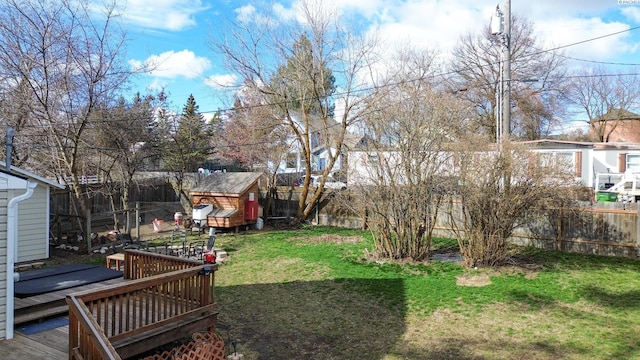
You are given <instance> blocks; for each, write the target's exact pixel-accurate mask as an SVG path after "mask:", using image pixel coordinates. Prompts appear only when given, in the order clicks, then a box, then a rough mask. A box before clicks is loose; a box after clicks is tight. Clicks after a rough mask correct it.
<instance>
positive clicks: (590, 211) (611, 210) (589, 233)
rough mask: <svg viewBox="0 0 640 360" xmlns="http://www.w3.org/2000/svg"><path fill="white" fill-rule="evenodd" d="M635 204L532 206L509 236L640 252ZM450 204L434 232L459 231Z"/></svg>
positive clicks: (339, 220)
mask: <svg viewBox="0 0 640 360" xmlns="http://www.w3.org/2000/svg"><path fill="white" fill-rule="evenodd" d="M347 191H348V190H347ZM293 194H294V195H293V196H291V198H292V200H288V199H282V200H279V202H277V203H276V204H277V207H276V208H275V209H273V211H283V209H287V210H286V211H289V212H292V211H293V210H292V209H293V207H294V206H297V197H296V196H295V192H294V193H293ZM283 195H285V194H280V196H283ZM286 195H288V194H286ZM454 204H455V202H454ZM637 205H638V204H637V203H634V204H623V203H593V204H590V203H586V204H584V205H583V206H582V207H577V208H555V209H544V210H542V209H533V210H531V211H530V212H529V213H528V214H527V216H526V219H525V221H524V224H523V225H522V226H520V227H518V228H517V229H516V231H515V232H514V234H513V236H512V238H511V239H510V240H511V241H512V242H513V243H514V244H518V245H524V246H533V247H538V248H545V249H554V250H559V251H568V252H577V253H582V254H598V255H607V256H623V257H640V234H639V232H640V226H639V225H638V222H639V221H640V220H639V217H638V212H639V211H640V210H639V207H638V206H637ZM316 210H317V212H315V213H314V214H313V215H312V216H311V217H310V218H309V221H311V222H312V223H313V224H317V225H328V226H340V227H346V228H363V227H364V226H365V224H366V218H364V217H363V215H362V214H348V213H346V212H345V211H344V209H340V208H339V207H338V206H336V204H335V202H334V201H333V200H332V199H327V200H326V201H325V202H322V203H320V204H319V206H317V207H316ZM447 210H448V209H444V208H443V209H441V211H440V212H439V216H438V220H437V225H436V228H435V232H434V236H438V237H455V235H454V233H453V231H452V228H451V225H450V223H449V217H448V215H447ZM451 211H453V212H454V217H457V216H459V215H457V214H458V213H459V212H460V211H461V210H460V207H459V203H458V205H455V206H454V207H453V208H452V209H451ZM276 214H278V215H284V213H277V212H276Z"/></svg>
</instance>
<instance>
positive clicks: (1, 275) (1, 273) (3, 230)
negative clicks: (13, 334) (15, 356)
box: [0, 190, 10, 340]
mask: <svg viewBox="0 0 640 360" xmlns="http://www.w3.org/2000/svg"><path fill="white" fill-rule="evenodd" d="M9 192H10V191H6V190H5V191H0V340H2V339H6V337H7V332H6V327H5V324H6V319H7V315H6V313H7V204H8V202H9V201H8V196H9Z"/></svg>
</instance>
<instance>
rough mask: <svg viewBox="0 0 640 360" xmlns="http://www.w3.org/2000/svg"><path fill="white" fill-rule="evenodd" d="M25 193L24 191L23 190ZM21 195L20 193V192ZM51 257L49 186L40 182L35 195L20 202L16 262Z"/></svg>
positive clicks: (34, 192)
mask: <svg viewBox="0 0 640 360" xmlns="http://www.w3.org/2000/svg"><path fill="white" fill-rule="evenodd" d="M22 192H23V193H24V191H22ZM18 195H19V194H18ZM48 257H49V187H48V186H45V185H42V184H38V186H37V187H36V188H35V189H34V191H33V195H32V196H31V197H30V198H29V199H27V200H24V201H22V202H20V203H18V258H17V259H16V262H24V261H34V260H42V259H46V258H48Z"/></svg>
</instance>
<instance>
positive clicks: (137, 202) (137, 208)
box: [136, 201, 140, 241]
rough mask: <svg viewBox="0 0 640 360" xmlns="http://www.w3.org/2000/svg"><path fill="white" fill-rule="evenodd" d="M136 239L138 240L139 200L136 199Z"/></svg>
mask: <svg viewBox="0 0 640 360" xmlns="http://www.w3.org/2000/svg"><path fill="white" fill-rule="evenodd" d="M136 241H140V201H136Z"/></svg>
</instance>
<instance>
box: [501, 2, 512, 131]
mask: <svg viewBox="0 0 640 360" xmlns="http://www.w3.org/2000/svg"><path fill="white" fill-rule="evenodd" d="M502 54H503V55H502V56H503V66H502V81H503V84H502V85H503V86H502V91H503V96H504V98H503V100H502V101H503V102H502V111H503V115H502V126H503V128H502V136H503V137H505V136H506V137H507V140H508V139H509V137H510V136H511V0H505V9H504V48H503V53H502Z"/></svg>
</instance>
